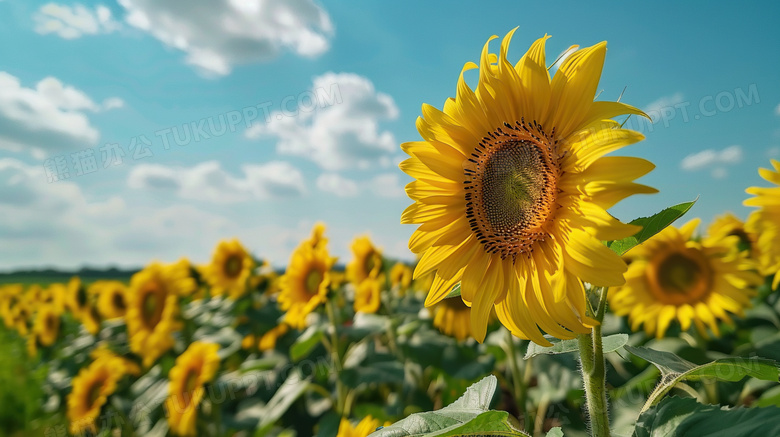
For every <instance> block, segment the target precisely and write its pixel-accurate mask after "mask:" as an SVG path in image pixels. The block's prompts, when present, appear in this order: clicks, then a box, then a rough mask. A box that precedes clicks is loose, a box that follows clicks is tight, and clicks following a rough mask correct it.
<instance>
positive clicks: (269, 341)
mask: <svg viewBox="0 0 780 437" xmlns="http://www.w3.org/2000/svg"><path fill="white" fill-rule="evenodd" d="M289 331H290V327H289V326H288V325H287V324H285V323H281V324H279V325H277V326H274V327H273V328H271V330H270V331H268V332H266V333H265V334H263V336H262V337H260V341H258V343H257V348H258V349H260V350H261V351H267V350H271V349H273V348H275V347H276V342H277V341H278V340H279V338H280V337H282V336H283V335H284V334H287V332H289Z"/></svg>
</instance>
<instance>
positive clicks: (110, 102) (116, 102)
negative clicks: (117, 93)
mask: <svg viewBox="0 0 780 437" xmlns="http://www.w3.org/2000/svg"><path fill="white" fill-rule="evenodd" d="M124 107H125V101H124V100H122V99H120V98H119V97H110V98H108V99H106V100H103V105H102V109H103V110H104V111H108V110H111V109H119V108H124Z"/></svg>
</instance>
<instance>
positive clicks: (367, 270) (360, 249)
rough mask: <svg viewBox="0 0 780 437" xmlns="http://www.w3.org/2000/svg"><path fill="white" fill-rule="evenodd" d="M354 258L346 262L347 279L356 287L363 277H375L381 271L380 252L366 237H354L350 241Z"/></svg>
mask: <svg viewBox="0 0 780 437" xmlns="http://www.w3.org/2000/svg"><path fill="white" fill-rule="evenodd" d="M352 255H353V256H354V258H353V259H352V261H350V263H349V264H347V279H348V280H349V281H350V282H352V284H354V285H355V286H356V287H357V286H359V285H360V283H361V282H363V281H364V280H365V279H368V278H372V279H376V278H377V277H379V274H380V273H381V272H382V252H380V251H379V250H378V249H377V248H375V247H374V245H373V244H371V240H370V239H369V238H368V237H359V238H355V240H354V241H353V242H352Z"/></svg>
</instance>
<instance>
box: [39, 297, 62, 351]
mask: <svg viewBox="0 0 780 437" xmlns="http://www.w3.org/2000/svg"><path fill="white" fill-rule="evenodd" d="M59 333H60V312H59V310H58V309H57V308H56V307H55V306H54V305H53V304H50V303H49V304H43V305H41V307H40V308H38V312H37V313H36V314H35V323H34V324H33V335H34V336H35V337H36V339H37V341H38V343H40V344H41V345H42V346H51V345H53V344H54V342H56V341H57V337H58V336H59Z"/></svg>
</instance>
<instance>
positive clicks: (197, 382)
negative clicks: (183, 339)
mask: <svg viewBox="0 0 780 437" xmlns="http://www.w3.org/2000/svg"><path fill="white" fill-rule="evenodd" d="M218 350H219V346H218V345H216V344H212V343H202V342H199V341H196V342H194V343H192V344H191V345H190V346H189V347H188V348H187V350H186V351H184V353H183V354H181V355H179V357H178V358H176V365H175V366H173V368H172V369H171V372H170V374H169V375H168V376H169V379H170V381H171V382H170V386H169V389H168V393H169V396H168V399H167V400H166V401H165V409H166V411H167V414H168V425H169V426H170V428H171V431H172V432H173V433H174V434H176V435H180V436H194V435H195V434H196V433H195V419H196V418H197V411H198V405H199V404H200V402H201V400H203V394H204V392H205V388H204V387H203V386H204V384H206V383H208V382H210V381H211V380H213V379H214V376H215V375H216V373H217V369H218V368H219V356H218V355H217V351H218Z"/></svg>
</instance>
